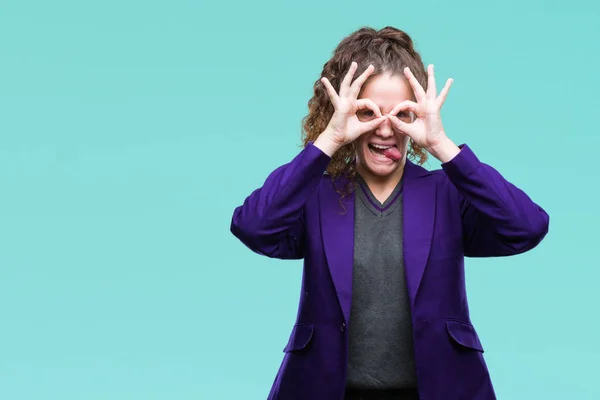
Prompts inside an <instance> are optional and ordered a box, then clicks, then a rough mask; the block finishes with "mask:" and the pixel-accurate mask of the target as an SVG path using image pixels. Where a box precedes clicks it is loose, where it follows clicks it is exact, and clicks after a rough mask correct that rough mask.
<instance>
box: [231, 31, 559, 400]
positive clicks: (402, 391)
mask: <svg viewBox="0 0 600 400" xmlns="http://www.w3.org/2000/svg"><path fill="white" fill-rule="evenodd" d="M357 71H360V73H357ZM451 84H452V80H451V79H449V80H448V82H447V83H446V85H445V86H444V87H443V89H442V90H441V91H440V93H439V94H438V93H437V89H436V82H435V78H434V69H433V65H429V66H428V68H427V70H425V68H424V65H423V63H422V61H421V57H420V56H419V54H418V53H417V52H416V51H415V49H414V48H413V42H412V40H411V38H410V37H409V36H408V35H407V34H406V33H405V32H403V31H401V30H398V29H395V28H392V27H386V28H384V29H381V30H379V31H376V30H374V29H371V28H362V29H360V30H358V31H356V32H354V33H353V34H351V35H349V36H348V37H346V38H344V39H343V40H342V41H341V43H340V44H339V45H338V47H337V48H336V50H335V52H334V54H333V57H332V58H331V60H329V61H328V62H327V63H326V64H325V66H324V68H323V72H322V74H321V79H320V80H318V81H317V82H316V83H315V85H314V96H313V98H312V99H311V100H310V102H309V114H308V116H307V117H306V118H305V119H304V130H305V137H304V143H305V146H304V149H303V150H302V151H301V152H300V153H299V154H298V155H297V156H296V157H295V158H294V159H293V160H292V161H291V162H290V163H288V164H286V165H283V166H281V167H279V168H277V169H276V170H274V171H273V172H272V173H271V174H270V175H269V176H268V178H267V179H266V181H265V183H264V185H263V186H262V187H261V188H259V189H257V190H256V191H254V192H253V193H252V194H250V196H249V197H248V198H246V200H245V201H244V203H243V205H241V206H240V207H238V208H237V209H236V210H235V211H234V214H233V219H232V223H231V231H232V232H233V234H234V235H235V236H236V237H238V238H239V239H240V240H241V241H242V242H243V243H244V244H245V245H246V246H248V247H249V248H250V249H252V250H253V251H255V252H257V253H259V254H263V255H265V256H268V257H275V258H280V259H304V271H303V279H302V291H301V295H300V303H299V310H298V316H297V321H296V324H295V325H294V327H293V329H292V331H291V335H290V338H289V342H288V344H287V346H286V347H285V349H284V351H285V356H284V359H283V362H282V364H281V367H280V369H279V372H278V373H277V376H276V378H275V382H274V384H273V387H272V389H271V392H270V395H269V399H281V400H294V399H298V400H319V399H324V400H325V399H327V400H332V399H339V400H342V399H419V398H420V399H426V400H438V399H439V400H455V399H456V400H458V399H466V400H491V399H495V395H494V390H493V386H492V383H491V380H490V376H489V373H488V369H487V367H486V364H485V361H484V359H483V356H482V353H483V348H482V345H481V343H480V341H479V338H478V336H477V333H476V330H475V328H474V327H473V325H472V323H471V321H470V316H469V308H468V304H467V297H466V291H465V279H464V257H498V256H510V255H515V254H519V253H523V252H525V251H528V250H530V249H532V248H534V247H535V246H536V245H537V244H538V243H540V241H541V240H542V239H543V238H544V236H545V235H546V233H547V232H548V222H549V217H548V215H547V214H546V212H545V211H544V210H543V209H542V208H541V207H539V206H538V205H537V204H535V203H534V202H533V201H532V200H531V199H530V198H529V197H528V196H527V195H526V194H525V193H524V192H523V191H521V190H520V189H518V188H517V187H515V186H514V185H512V184H511V183H510V182H508V181H507V180H506V179H504V178H503V177H502V175H500V173H498V172H497V171H496V170H495V169H493V168H492V167H490V166H489V165H486V164H484V163H482V162H481V161H480V160H479V159H478V158H477V156H476V155H475V153H474V152H473V150H471V149H470V148H469V147H468V146H466V145H462V146H457V145H456V144H455V143H454V142H453V141H452V140H451V139H450V136H449V135H448V134H447V132H446V131H445V130H444V126H443V124H442V121H441V118H440V109H441V108H442V105H443V104H444V101H445V100H446V96H447V95H448V91H449V88H450V85H451ZM482 134H485V132H482ZM427 154H430V155H432V156H433V157H435V158H437V159H438V160H440V162H441V163H442V168H441V169H440V170H435V171H428V170H426V169H424V168H423V167H421V166H420V164H423V162H424V161H425V160H426V158H427ZM411 160H412V161H411Z"/></svg>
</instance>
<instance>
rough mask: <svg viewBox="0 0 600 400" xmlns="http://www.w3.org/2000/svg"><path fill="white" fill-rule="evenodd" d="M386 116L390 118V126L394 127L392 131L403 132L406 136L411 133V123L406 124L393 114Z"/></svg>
mask: <svg viewBox="0 0 600 400" xmlns="http://www.w3.org/2000/svg"><path fill="white" fill-rule="evenodd" d="M387 118H388V119H389V120H390V122H391V123H392V127H393V128H394V131H396V132H399V133H403V134H404V135H406V136H410V133H411V126H410V125H411V124H407V123H406V122H404V121H401V120H400V119H398V118H397V117H396V116H394V115H389V114H388V115H387Z"/></svg>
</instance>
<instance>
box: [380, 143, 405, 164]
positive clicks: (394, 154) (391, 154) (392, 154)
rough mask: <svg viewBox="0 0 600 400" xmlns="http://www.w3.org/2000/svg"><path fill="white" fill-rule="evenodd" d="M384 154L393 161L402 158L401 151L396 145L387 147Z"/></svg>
mask: <svg viewBox="0 0 600 400" xmlns="http://www.w3.org/2000/svg"><path fill="white" fill-rule="evenodd" d="M383 155H384V156H386V157H387V158H389V159H390V160H392V161H398V160H400V158H401V156H400V151H399V150H398V149H397V148H395V147H393V146H392V147H390V148H389V149H385V150H384V151H383Z"/></svg>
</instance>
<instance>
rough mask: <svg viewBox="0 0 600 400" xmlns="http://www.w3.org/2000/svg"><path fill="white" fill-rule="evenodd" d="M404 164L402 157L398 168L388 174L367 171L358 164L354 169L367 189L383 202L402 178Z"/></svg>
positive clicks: (404, 160)
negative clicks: (382, 174) (375, 173)
mask: <svg viewBox="0 0 600 400" xmlns="http://www.w3.org/2000/svg"><path fill="white" fill-rule="evenodd" d="M405 165H406V159H405V158H403V159H402V161H401V162H400V164H399V165H398V168H396V170H394V172H392V173H391V174H389V175H385V176H380V175H374V174H372V173H369V172H368V171H367V170H365V169H364V168H362V166H361V165H360V164H357V165H356V170H357V171H358V173H359V174H360V176H362V178H363V179H364V181H365V183H366V184H367V186H369V189H370V190H371V192H372V193H373V195H374V196H375V198H377V200H379V201H380V202H382V203H383V202H384V201H385V199H387V198H388V197H389V195H390V194H391V193H392V192H393V191H394V189H395V188H396V186H397V185H398V182H400V179H402V175H403V174H404V167H405Z"/></svg>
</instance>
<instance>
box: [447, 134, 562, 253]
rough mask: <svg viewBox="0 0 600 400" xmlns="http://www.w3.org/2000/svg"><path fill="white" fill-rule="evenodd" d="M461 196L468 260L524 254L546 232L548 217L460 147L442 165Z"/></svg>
mask: <svg viewBox="0 0 600 400" xmlns="http://www.w3.org/2000/svg"><path fill="white" fill-rule="evenodd" d="M442 169H443V170H444V171H445V173H446V176H447V177H448V178H449V180H450V181H451V182H452V184H453V185H454V186H455V187H456V189H457V190H458V193H459V194H460V197H461V213H462V225H463V239H464V252H465V256H467V257H499V256H510V255H515V254H520V253H524V252H526V251H528V250H531V249H533V248H534V247H536V246H537V245H538V244H539V243H540V242H541V241H542V239H543V238H544V237H545V236H546V234H547V233H548V227H549V220H550V217H549V216H548V214H547V213H546V211H544V209H542V207H540V206H539V205H537V204H536V203H534V202H533V201H532V200H531V199H530V198H529V196H527V194H525V193H524V192H523V191H522V190H520V189H519V188H517V187H516V186H514V185H513V184H511V183H510V182H508V181H507V180H506V179H504V177H502V175H500V173H499V172H498V171H496V170H495V169H494V168H492V167H490V166H489V165H486V164H484V163H482V162H480V161H479V159H478V158H477V156H476V155H475V154H474V153H473V151H472V150H471V149H470V148H469V147H468V146H467V145H462V146H461V151H460V153H459V154H458V155H456V156H455V157H454V158H453V159H452V160H451V161H449V162H447V163H443V164H442Z"/></svg>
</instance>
